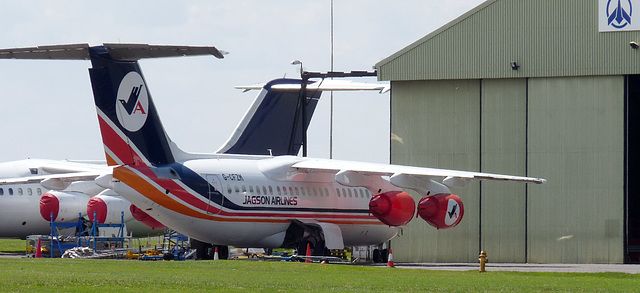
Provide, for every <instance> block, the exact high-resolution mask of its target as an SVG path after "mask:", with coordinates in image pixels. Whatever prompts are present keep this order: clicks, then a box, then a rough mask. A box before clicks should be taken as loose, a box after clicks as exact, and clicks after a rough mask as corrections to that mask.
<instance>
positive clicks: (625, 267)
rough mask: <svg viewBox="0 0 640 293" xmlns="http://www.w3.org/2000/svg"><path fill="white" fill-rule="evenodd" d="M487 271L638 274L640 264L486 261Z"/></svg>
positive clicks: (460, 266)
mask: <svg viewBox="0 0 640 293" xmlns="http://www.w3.org/2000/svg"><path fill="white" fill-rule="evenodd" d="M394 265H395V267H396V268H403V269H422V270H443V271H479V269H480V264H479V263H394ZM485 270H486V271H487V272H491V271H508V272H553V273H627V274H640V264H532V263H487V264H486V265H485Z"/></svg>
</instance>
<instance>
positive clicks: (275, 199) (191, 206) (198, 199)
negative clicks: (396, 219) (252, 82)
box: [113, 156, 400, 248]
mask: <svg viewBox="0 0 640 293" xmlns="http://www.w3.org/2000/svg"><path fill="white" fill-rule="evenodd" d="M294 160H295V159H294ZM290 164H291V158H285V157H267V156H265V157H264V158H263V159H257V160H256V159H249V160H247V159H228V158H224V159H199V160H191V161H186V162H183V163H182V164H177V165H175V166H178V167H173V168H174V169H177V168H181V167H179V166H184V167H186V168H188V169H190V170H191V171H193V175H194V176H195V177H197V178H184V177H182V178H181V179H175V178H174V179H160V178H154V176H155V175H154V174H160V173H166V172H164V171H161V172H155V173H154V172H153V171H150V170H151V169H149V168H148V167H132V166H122V167H117V168H116V169H115V170H114V178H118V180H116V181H115V182H114V183H113V188H114V190H115V191H116V192H118V193H119V194H121V195H122V196H123V197H125V198H127V199H128V200H129V201H131V202H132V203H133V204H135V205H136V206H138V207H140V208H142V209H143V210H144V211H145V212H147V213H148V214H149V215H151V216H152V217H154V218H156V219H158V220H159V221H160V222H162V223H163V224H165V225H167V226H168V227H174V228H176V229H177V230H179V231H180V232H181V233H183V234H186V235H188V236H190V237H193V238H196V239H198V240H201V241H204V242H208V243H213V244H220V245H232V246H237V247H274V248H275V247H280V246H281V245H282V244H283V241H284V238H285V234H286V231H287V228H288V227H289V226H290V224H291V221H292V220H298V221H301V222H303V223H305V224H316V223H330V224H336V225H337V226H338V227H339V228H340V231H341V234H342V235H341V236H342V239H343V241H344V245H345V246H355V245H370V244H371V245H372V244H379V243H382V242H384V241H387V240H389V239H391V238H393V237H394V236H395V235H397V233H398V232H399V231H400V228H399V227H390V226H387V225H385V224H383V223H381V222H380V220H378V219H377V218H376V217H374V216H373V215H371V214H369V212H368V210H369V201H370V199H371V197H372V193H371V192H370V191H369V190H368V189H366V188H362V187H346V186H344V185H340V184H338V183H336V182H335V180H334V175H333V174H322V173H316V174H313V178H310V175H309V174H295V173H293V174H291V173H289V174H286V173H280V172H279V171H278V169H279V168H278V166H281V165H282V166H285V165H290ZM176 171H177V170H176ZM178 174H180V176H183V175H184V174H185V172H182V171H179V172H178ZM274 178H275V179H274ZM205 185H208V186H209V187H204V186H205ZM211 187H214V188H215V189H216V190H217V191H218V192H219V194H218V193H212V192H209V197H208V195H207V192H208V191H207V190H203V189H202V188H211ZM198 189H199V190H198ZM163 190H164V192H162V191H163ZM216 196H217V197H216Z"/></svg>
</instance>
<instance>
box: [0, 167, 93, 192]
mask: <svg viewBox="0 0 640 293" xmlns="http://www.w3.org/2000/svg"><path fill="white" fill-rule="evenodd" d="M103 174H104V172H97V171H85V172H74V173H61V174H51V175H36V176H25V177H17V178H3V179H0V185H9V184H28V183H40V185H42V186H43V187H44V188H47V189H53V190H64V189H65V188H67V187H68V186H69V185H70V184H71V183H73V182H76V181H93V180H95V179H96V178H97V177H99V176H100V175H103Z"/></svg>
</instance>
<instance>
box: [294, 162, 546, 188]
mask: <svg viewBox="0 0 640 293" xmlns="http://www.w3.org/2000/svg"><path fill="white" fill-rule="evenodd" d="M291 167H293V168H297V169H304V170H308V171H313V170H318V171H335V172H339V171H343V170H348V171H352V172H357V173H362V174H367V175H380V176H393V175H396V174H405V175H411V176H416V177H428V178H429V179H446V178H455V179H463V180H506V181H518V182H526V183H537V184H542V183H546V182H547V180H546V179H542V178H533V177H523V176H512V175H502V174H492V173H481V172H470V171H458V170H448V169H436V168H424V167H413V166H402V165H387V164H377V163H366V162H353V161H340V160H324V159H308V160H303V161H301V162H298V163H295V164H293V165H292V166H291Z"/></svg>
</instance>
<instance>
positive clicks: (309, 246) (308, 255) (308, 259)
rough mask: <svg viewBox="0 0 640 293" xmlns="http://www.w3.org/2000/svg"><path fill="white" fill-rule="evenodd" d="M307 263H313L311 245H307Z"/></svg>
mask: <svg viewBox="0 0 640 293" xmlns="http://www.w3.org/2000/svg"><path fill="white" fill-rule="evenodd" d="M304 262H305V263H311V244H309V243H307V259H306V260H305V261H304Z"/></svg>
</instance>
